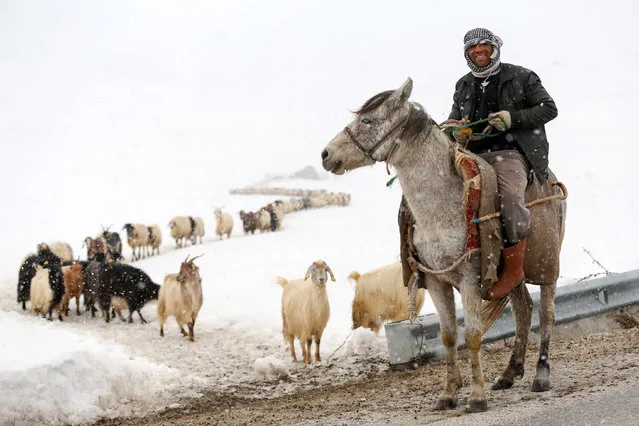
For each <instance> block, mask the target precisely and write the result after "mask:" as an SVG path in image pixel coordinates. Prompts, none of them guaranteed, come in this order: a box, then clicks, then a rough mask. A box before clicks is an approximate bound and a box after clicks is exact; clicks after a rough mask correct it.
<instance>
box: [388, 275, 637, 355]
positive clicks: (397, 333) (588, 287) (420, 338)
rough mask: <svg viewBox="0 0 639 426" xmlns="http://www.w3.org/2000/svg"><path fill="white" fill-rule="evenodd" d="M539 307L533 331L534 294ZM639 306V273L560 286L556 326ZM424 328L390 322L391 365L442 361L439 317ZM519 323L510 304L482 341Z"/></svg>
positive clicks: (460, 337)
mask: <svg viewBox="0 0 639 426" xmlns="http://www.w3.org/2000/svg"><path fill="white" fill-rule="evenodd" d="M531 296H532V299H533V302H534V304H535V307H534V310H533V318H532V329H533V330H537V329H538V328H539V314H538V309H539V298H540V294H539V292H536V293H534V294H532V295H531ZM636 304H639V270H633V271H628V272H624V273H622V274H614V275H609V276H606V277H603V278H597V279H592V280H589V281H584V282H580V283H574V284H569V285H565V286H561V287H557V295H556V297H555V324H557V325H559V324H564V323H568V322H572V321H577V320H580V319H583V318H587V317H592V316H595V315H599V314H603V313H605V312H608V311H612V310H615V309H619V308H624V307H630V306H632V305H636ZM419 319H420V321H421V322H422V323H423V327H422V326H420V325H419V324H411V323H410V322H409V321H407V320H406V321H398V322H392V323H388V324H386V325H385V326H384V329H385V331H386V341H387V343H388V357H389V361H390V364H391V365H401V364H409V363H413V362H415V361H417V360H422V359H432V358H441V357H442V356H443V353H444V349H443V346H442V342H441V338H440V333H439V317H438V316H437V315H436V314H428V315H423V316H420V317H419ZM457 324H458V325H459V328H458V333H457V343H458V346H459V348H463V347H465V345H466V343H465V341H464V329H463V324H464V314H463V312H462V311H457ZM514 335H515V321H514V319H513V315H512V312H511V310H510V305H508V306H507V307H506V310H505V311H504V313H503V314H502V316H501V317H500V318H499V319H498V320H497V321H495V323H494V324H493V326H492V327H491V328H490V330H488V331H487V332H486V334H484V337H483V339H482V342H492V341H495V340H500V339H504V338H507V337H512V336H514Z"/></svg>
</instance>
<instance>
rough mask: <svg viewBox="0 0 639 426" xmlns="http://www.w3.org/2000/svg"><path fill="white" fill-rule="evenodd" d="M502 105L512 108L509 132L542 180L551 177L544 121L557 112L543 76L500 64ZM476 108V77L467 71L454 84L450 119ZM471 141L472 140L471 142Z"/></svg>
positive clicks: (469, 113) (468, 113)
mask: <svg viewBox="0 0 639 426" xmlns="http://www.w3.org/2000/svg"><path fill="white" fill-rule="evenodd" d="M498 102H499V109H500V110H506V111H508V112H510V117H511V119H512V124H511V128H510V131H509V132H510V133H512V135H513V136H514V139H515V140H516V141H517V143H518V144H519V147H520V148H521V151H522V152H523V153H524V155H525V156H526V159H527V160H528V162H529V163H530V165H531V167H532V169H533V170H534V171H535V174H536V175H537V178H538V179H539V181H540V182H541V183H543V182H545V181H546V179H548V140H547V139H546V130H545V128H544V124H545V123H547V122H549V121H550V120H552V119H553V118H555V117H556V116H557V107H556V106H555V102H554V101H553V99H552V98H551V97H550V95H549V94H548V92H546V89H544V86H542V85H541V80H540V79H539V77H538V76H537V74H535V73H534V72H532V71H531V70H529V69H526V68H524V67H520V66H518V65H512V64H501V71H500V72H499V87H498ZM474 111H475V77H474V76H473V74H472V73H468V74H466V75H465V76H463V77H462V78H460V79H459V81H458V82H457V84H456V85H455V94H454V95H453V107H452V111H451V112H450V115H449V117H448V118H449V119H452V120H461V119H462V118H469V119H470V120H473V117H472V116H471V115H472V114H473V112H474ZM471 144H472V142H471Z"/></svg>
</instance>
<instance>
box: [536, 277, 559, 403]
mask: <svg viewBox="0 0 639 426" xmlns="http://www.w3.org/2000/svg"><path fill="white" fill-rule="evenodd" d="M556 291H557V284H556V283H555V284H553V285H542V286H541V306H540V307H539V326H540V329H539V331H540V333H541V344H540V345H539V360H538V361H537V373H536V374H535V380H533V384H532V387H531V390H532V391H533V392H544V391H547V390H550V362H549V361H548V352H549V349H550V335H551V334H552V329H553V327H554V325H555V293H556Z"/></svg>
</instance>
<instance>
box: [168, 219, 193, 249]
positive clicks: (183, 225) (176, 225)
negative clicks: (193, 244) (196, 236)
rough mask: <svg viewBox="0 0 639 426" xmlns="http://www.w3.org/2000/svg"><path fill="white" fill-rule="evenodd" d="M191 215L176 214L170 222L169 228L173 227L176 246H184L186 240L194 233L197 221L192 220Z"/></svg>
mask: <svg viewBox="0 0 639 426" xmlns="http://www.w3.org/2000/svg"><path fill="white" fill-rule="evenodd" d="M191 219H192V218H191V217H190V216H175V217H174V218H173V219H171V221H170V222H169V228H170V229H171V237H172V238H173V239H175V246H176V247H177V248H180V247H183V246H184V242H185V241H186V240H187V239H188V238H191V235H192V234H193V227H194V225H195V223H194V222H193V221H192V220H191Z"/></svg>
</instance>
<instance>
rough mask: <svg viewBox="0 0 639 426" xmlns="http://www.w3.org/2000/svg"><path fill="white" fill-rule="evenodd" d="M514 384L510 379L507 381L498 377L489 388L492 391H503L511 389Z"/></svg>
mask: <svg viewBox="0 0 639 426" xmlns="http://www.w3.org/2000/svg"><path fill="white" fill-rule="evenodd" d="M513 384H514V382H513V381H512V380H511V379H507V378H505V377H500V378H499V379H497V380H496V381H495V383H493V385H492V386H491V389H492V390H504V389H510V388H512V387H513Z"/></svg>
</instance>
